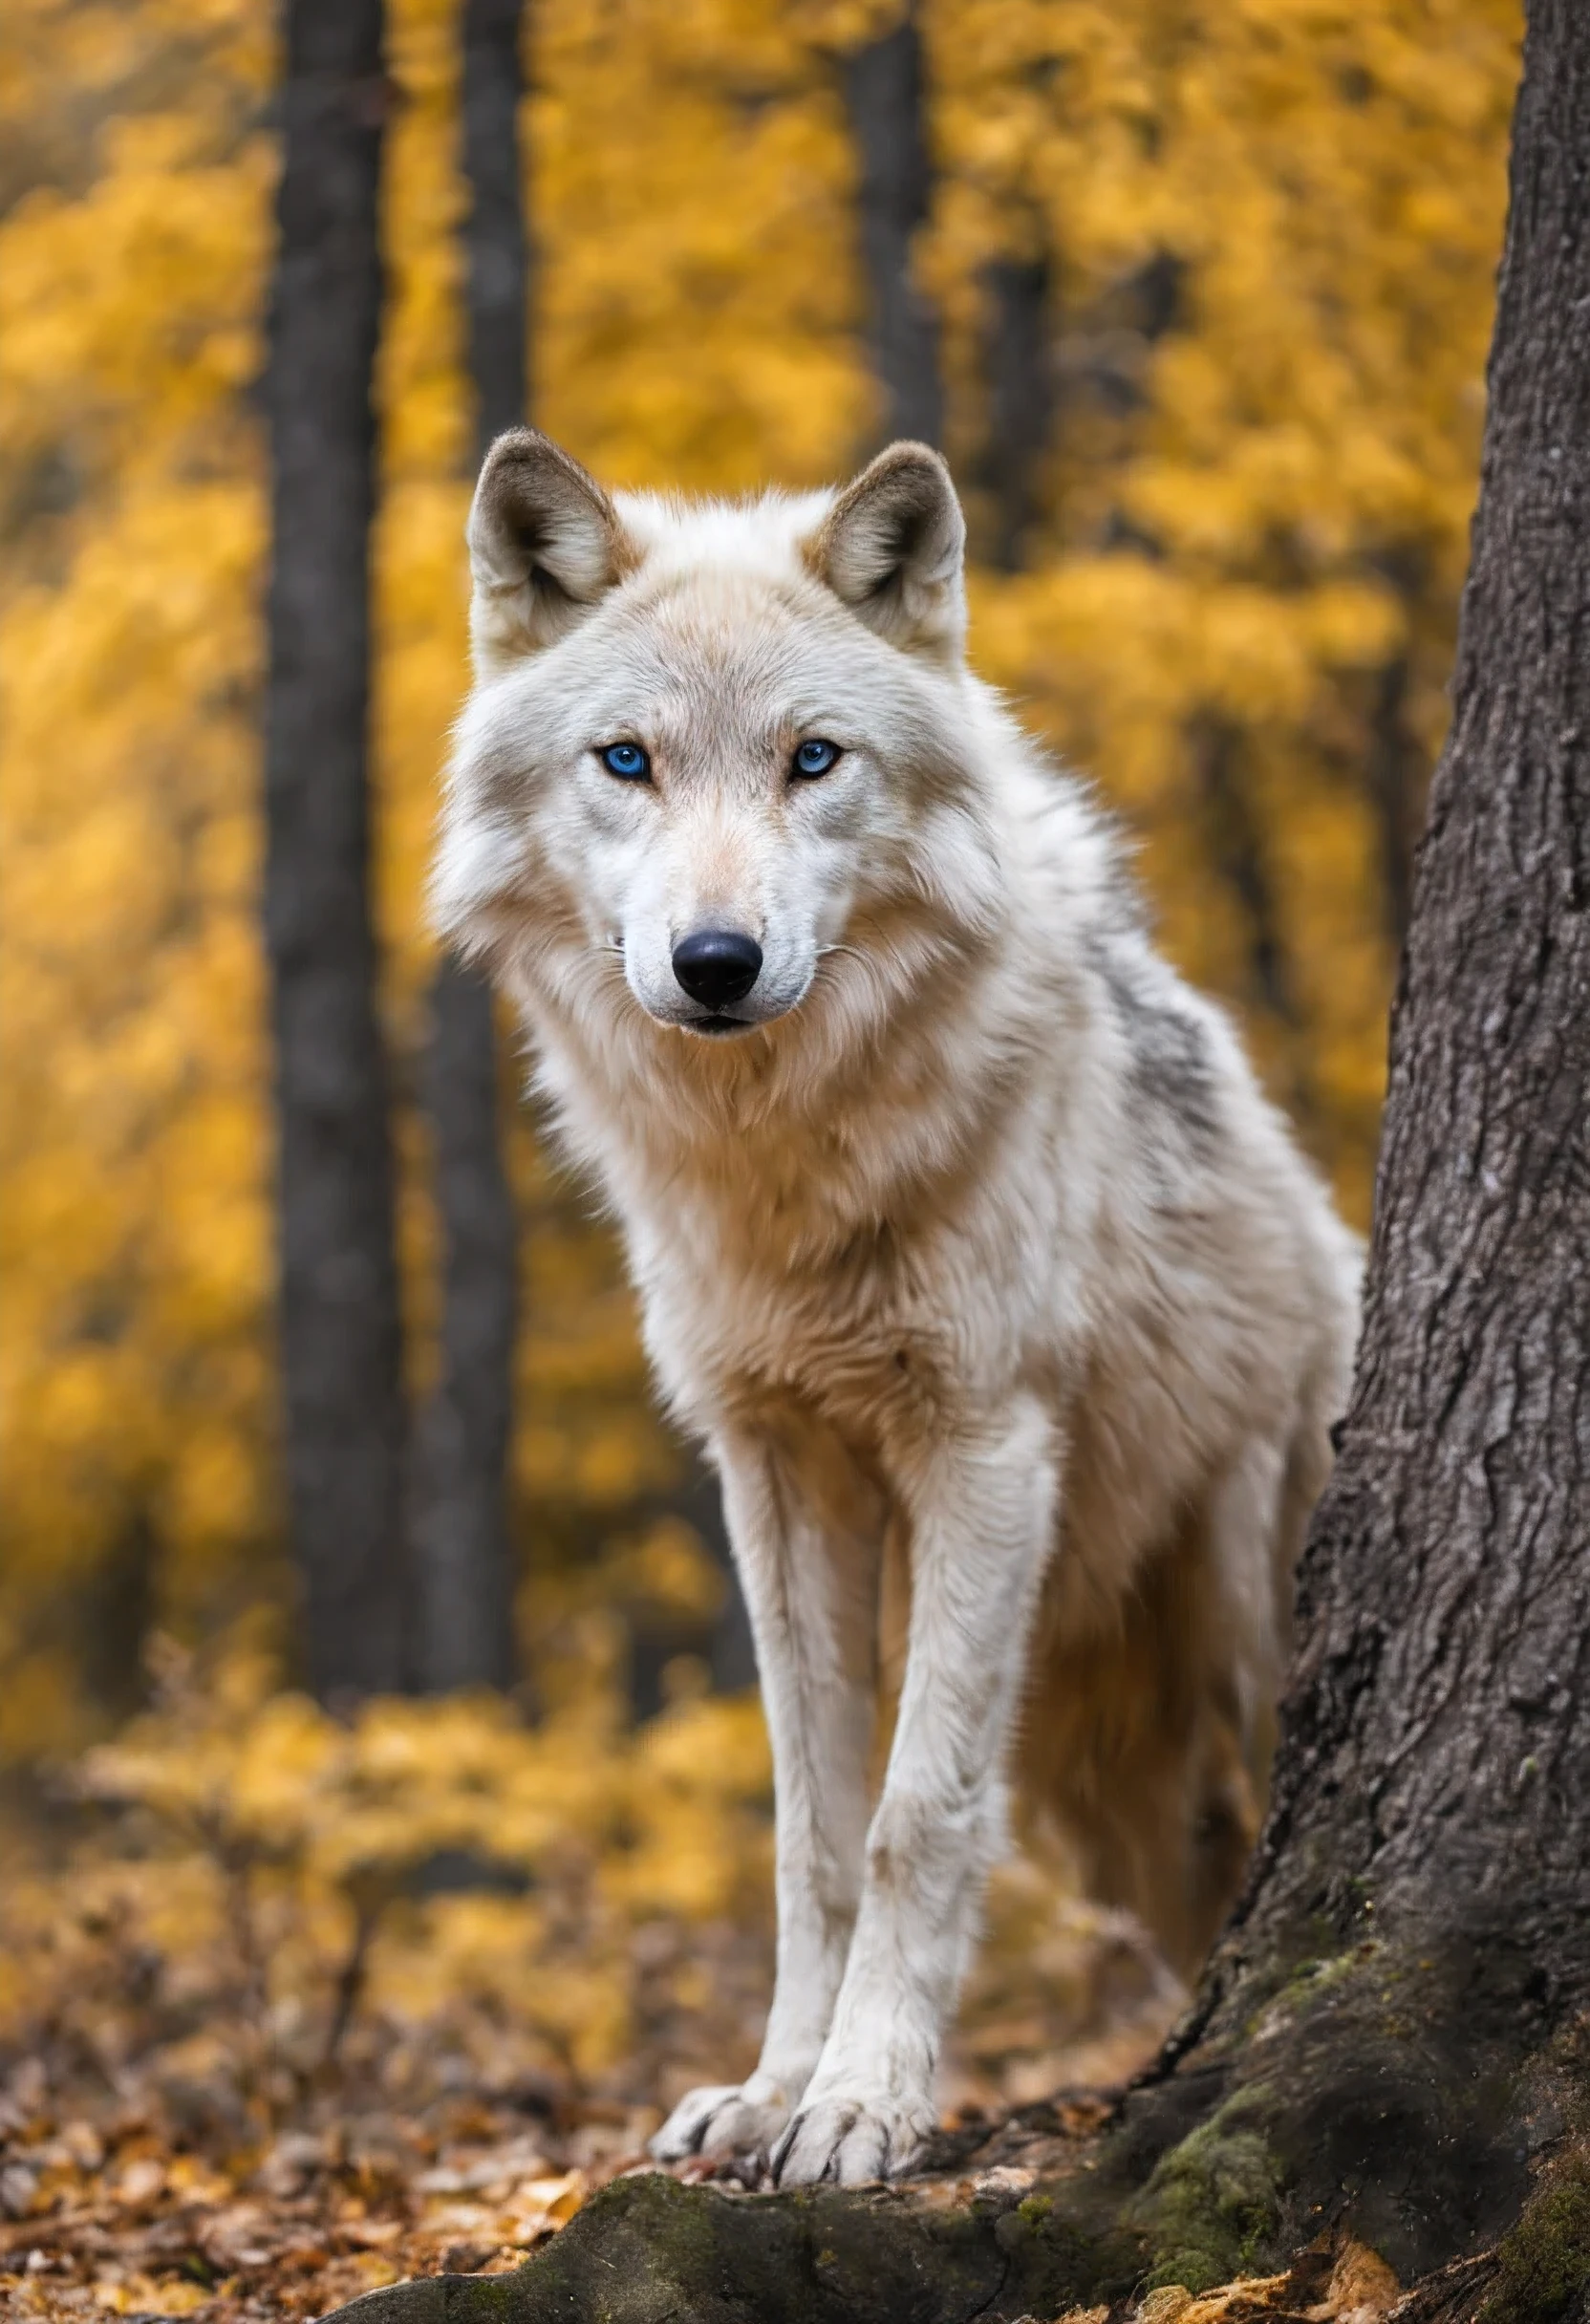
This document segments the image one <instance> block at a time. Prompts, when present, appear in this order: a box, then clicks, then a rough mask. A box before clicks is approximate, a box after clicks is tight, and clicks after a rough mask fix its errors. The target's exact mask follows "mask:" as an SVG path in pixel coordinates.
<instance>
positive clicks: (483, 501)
mask: <svg viewBox="0 0 1590 2324" xmlns="http://www.w3.org/2000/svg"><path fill="white" fill-rule="evenodd" d="M465 537H466V539H467V540H468V543H469V566H470V570H471V572H472V574H473V576H474V585H475V586H474V592H473V595H472V597H471V600H470V606H469V635H470V641H471V643H472V645H473V647H474V651H475V663H476V667H477V668H478V669H479V671H480V672H481V674H482V675H483V676H484V677H489V676H493V675H495V674H496V673H497V672H498V671H501V670H505V669H507V668H509V667H510V666H511V665H512V664H513V663H514V662H515V661H517V660H518V659H519V658H520V656H522V655H525V654H533V653H535V652H537V651H538V650H539V649H540V648H541V647H542V646H548V645H550V644H551V643H552V641H553V640H554V639H555V638H558V637H561V636H562V635H564V633H565V632H566V631H567V630H570V629H572V628H573V626H574V624H575V622H577V621H578V620H579V618H580V615H581V613H583V612H585V611H586V610H587V608H589V607H590V606H592V605H594V604H595V602H596V600H597V599H598V598H599V597H601V596H602V595H603V594H604V593H605V592H607V591H608V590H610V589H611V588H612V585H613V583H614V582H615V581H616V580H618V578H619V577H620V575H621V574H622V572H623V571H624V570H625V569H626V567H627V565H628V563H629V562H630V557H629V554H628V543H627V542H626V541H625V538H624V534H623V531H622V528H621V527H620V525H619V522H618V516H617V512H616V510H615V509H614V507H613V506H612V502H611V501H610V500H609V498H608V496H607V494H606V493H605V492H604V491H603V490H602V487H601V485H600V484H598V483H597V482H596V480H595V478H594V477H593V476H588V475H587V474H586V472H585V470H584V469H583V468H582V467H581V466H580V463H579V462H578V461H577V460H570V459H569V455H568V453H567V452H562V451H560V450H559V449H558V447H557V445H556V444H555V443H553V442H551V441H549V439H548V438H547V437H545V436H543V435H541V434H539V433H538V431H537V430H536V429H534V428H509V429H508V431H507V433H506V435H504V436H499V437H498V439H497V441H496V442H495V443H494V444H493V445H492V447H491V449H490V451H489V452H488V453H487V454H486V456H485V460H484V462H483V464H482V468H481V481H480V483H479V484H477V485H476V486H475V499H474V504H473V506H471V508H470V511H469V523H468V526H467V527H466V531H465Z"/></svg>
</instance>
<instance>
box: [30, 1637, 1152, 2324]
mask: <svg viewBox="0 0 1590 2324" xmlns="http://www.w3.org/2000/svg"><path fill="white" fill-rule="evenodd" d="M598 1693H599V1689H593V1687H592V1686H591V1685H590V1684H586V1685H584V1686H583V1687H582V1689H578V1690H575V1692H574V1693H573V1694H572V1695H571V1698H570V1703H569V1707H568V1708H567V1710H559V1709H557V1708H556V1706H554V1707H553V1709H552V1710H551V1711H550V1712H549V1713H548V1715H547V1716H545V1717H544V1718H542V1719H541V1720H540V1721H538V1722H537V1723H535V1724H533V1725H528V1724H526V1723H525V1722H523V1721H521V1720H520V1719H518V1718H517V1716H516V1715H515V1714H514V1713H513V1712H512V1711H511V1709H510V1708H509V1707H505V1706H504V1705H502V1704H501V1703H500V1702H493V1701H491V1700H489V1699H483V1700H480V1701H477V1702H474V1703H469V1702H466V1701H455V1702H453V1703H451V1704H447V1703H443V1704H431V1705H398V1704H393V1705H387V1706H376V1707H373V1708H372V1709H371V1710H370V1711H368V1712H367V1713H365V1714H363V1715H362V1716H361V1717H360V1719H359V1720H357V1721H355V1722H354V1723H353V1724H352V1725H351V1726H344V1727H337V1726H336V1725H334V1724H333V1723H332V1722H329V1721H327V1720H326V1719H325V1718H324V1716H323V1714H321V1713H319V1712H317V1711H315V1710H314V1707H313V1706H312V1705H309V1704H307V1703H306V1702H305V1701H304V1700H303V1698H301V1697H295V1696H291V1695H289V1694H284V1693H283V1692H282V1691H281V1690H280V1689H279V1688H277V1687H276V1686H275V1684H274V1681H273V1677H272V1674H271V1672H270V1671H269V1668H267V1667H266V1666H265V1665H264V1664H247V1662H243V1661H240V1662H234V1663H232V1664H230V1665H228V1666H226V1667H223V1668H219V1669H216V1670H212V1671H210V1672H208V1673H204V1672H199V1671H197V1670H195V1669H194V1668H193V1667H192V1666H190V1665H189V1664H187V1663H185V1662H184V1661H183V1659H182V1658H180V1657H177V1656H175V1655H173V1656H172V1657H171V1658H170V1660H169V1662H168V1665H167V1667H166V1668H165V1670H164V1672H163V1676H162V1683H161V1697H160V1700H159V1702H158V1704H157V1707H156V1709H155V1711H153V1712H152V1713H151V1714H150V1715H148V1716H146V1717H145V1718H143V1719H141V1720H140V1721H138V1722H136V1723H135V1724H134V1726H133V1727H131V1728H129V1729H128V1730H126V1731H124V1732H123V1734H122V1735H121V1737H119V1738H118V1741H117V1742H116V1743H114V1744H113V1745H111V1746H109V1747H108V1748H106V1749H104V1750H101V1751H99V1752H97V1753H93V1754H89V1755H88V1757H87V1758H86V1759H84V1760H82V1761H80V1762H79V1763H77V1764H76V1765H75V1767H73V1768H71V1769H69V1770H64V1771H61V1773H60V1775H58V1777H57V1779H56V1781H55V1783H54V1787H53V1791H52V1793H51V1796H50V1797H48V1798H46V1799H44V1800H43V1801H42V1802H40V1801H37V1800H35V1802H34V1812H33V1814H32V1817H31V1818H29V1817H26V1816H21V1815H19V1816H17V1817H15V1818H12V1819H11V1821H10V1822H9V1823H8V1822H6V1821H4V1819H0V1861H4V1863H5V1877H4V1879H3V1881H0V2315H3V2316H4V2317H5V2318H6V2319H7V2324H11V2319H12V2318H15V2319H18V2320H19V2324H23V2320H25V2324H64V2320H65V2319H67V2318H73V2319H82V2318H87V2317H93V2316H100V2315H108V2314H111V2315H120V2316H125V2317H137V2318H145V2319H147V2318H153V2317H176V2316H184V2317H193V2318H197V2319H200V2324H245V2319H247V2320H249V2324H254V2320H258V2324H266V2319H269V2320H270V2324H278V2320H279V2324H299V2320H300V2319H306V2318H310V2317H314V2316H319V2315H322V2314H324V2313H326V2312H328V2311H329V2310H331V2309H333V2308H335V2307H337V2306H339V2305H340V2304H341V2303H342V2302H344V2301H346V2300H349V2299H351V2298H353V2297H355V2295H356V2294H357V2293H359V2292H367V2291H370V2290H372V2289H375V2288H376V2287H378V2286H381V2285H385V2284H390V2283H393V2282H395V2281H397V2280H398V2279H399V2278H401V2277H404V2276H410V2275H420V2274H435V2273H438V2272H468V2271H475V2270H505V2269H509V2268H513V2267H516V2266H518V2265H519V2264H520V2263H521V2262H522V2261H523V2260H524V2259H525V2258H526V2255H527V2254H529V2253H530V2252H532V2251H534V2250H535V2249H537V2247H538V2246H539V2245H540V2244H542V2243H543V2242H544V2241H545V2240H546V2239H547V2238H548V2237H549V2236H551V2235H553V2234H555V2233H556V2232H557V2231H558V2229H559V2228H560V2227H562V2226H563V2225H565V2224H566V2223H567V2221H568V2220H569V2219H570V2218H572V2217H573V2216H574V2214H575V2213H576V2212H577V2211H578V2210H579V2208H580V2206H582V2205H583V2204H584V2203H585V2202H586V2201H587V2199H588V2198H589V2197H590V2196H591V2194H592V2193H593V2192H594V2191H595V2190H596V2189H597V2188H598V2187H600V2186H602V2185H604V2184H606V2183H607V2182H608V2181H609V2180H611V2179H612V2178H614V2177H616V2176H618V2175H619V2174H621V2173H624V2172H627V2171H634V2170H638V2169H642V2168H646V2167H648V2164H647V2162H646V2155H645V2146H646V2141H647V2139H648V2138H649V2137H650V2135H651V2133H652V2132H653V2131H654V2130H655V2128H656V2127H657V2125H658V2124H659V2123H660V2121H661V2120H662V2119H663V2115H664V2113H665V2112H666V2111H667V2109H668V2108H669V2107H670V2106H671V2105H672V2104H673V2103H674V2101H675V2100H676V2099H677V2098H678V2097H679V2096H680V2095H681V2094H682V2093H683V2092H684V2091H685V2090H686V2089H688V2088H690V2087H691V2086H692V2085H693V2084H695V2083H697V2082H699V2081H708V2080H710V2081H720V2080H724V2079H728V2078H732V2077H736V2076H738V2075H741V2074H742V2073H744V2072H745V2071H747V2070H748V2068H749V2066H750V2065H751V2063H752V2062H753V2060H754V2058H755V2055H756V2049H757V2045H758V2041H759V2039H760V2034H761V2028H762V2021H763V2015H764V2013H765V2010H766V2005H767V1998H768V1985H769V1975H770V1966H771V1955H772V1928H771V1918H770V1887H771V1880H770V1862H769V1838H770V1832H769V1813H768V1810H769V1799H768V1784H767V1774H766V1767H765V1754H764V1747H763V1742H762V1737H761V1722H760V1716H759V1714H758V1712H757V1710H756V1706H755V1704H754V1702H753V1701H751V1700H749V1699H748V1698H747V1699H735V1698H709V1699H702V1700H694V1701H692V1700H681V1701H680V1702H679V1703H678V1704H677V1705H676V1706H675V1707H674V1708H673V1709H672V1710H670V1711H667V1712H665V1713H664V1714H663V1715H662V1716H661V1717H660V1718H658V1719H657V1720H656V1721H655V1722H653V1723H652V1724H651V1725H650V1726H649V1727H648V1728H643V1729H640V1730H634V1729H630V1728H627V1727H626V1726H625V1724H624V1723H623V1721H622V1720H621V1719H619V1718H618V1717H617V1716H616V1715H610V1713H609V1712H602V1711H600V1706H599V1703H598V1702H597V1695H598ZM593 1706H594V1708H593ZM41 1804H42V1806H43V1808H44V1809H45V1810H46V1812H45V1813H44V1814H42V1815H40V1814H39V1813H38V1810H39V1807H40V1806H41ZM1182 2000H1183V1995H1182V1993H1181V1991H1180V1989H1179V1988H1178V1987H1176V1986H1175V1984H1174V1983H1173V1981H1172V1980H1171V1979H1170V1978H1169V1976H1168V1975H1167V1973H1166V1972H1165V1971H1164V1969H1163V1968H1162V1967H1161V1966H1160V1965H1159V1964H1158V1961H1157V1957H1156V1956H1155V1955H1154V1954H1153V1952H1152V1951H1151V1948H1150V1947H1149V1946H1148V1945H1147V1944H1146V1942H1145V1941H1144V1939H1143V1938H1142V1936H1141V1934H1140V1932H1139V1931H1138V1930H1137V1929H1136V1927H1135V1926H1134V1925H1132V1924H1131V1923H1130V1922H1128V1920H1127V1919H1126V1918H1125V1916H1122V1915H1118V1914H1110V1913H1107V1912H1103V1911H1100V1910H1099V1909H1097V1908H1095V1907H1091V1906H1088V1905H1086V1904H1083V1903H1081V1902H1079V1901H1078V1900H1077V1899H1076V1898H1075V1897H1074V1896H1070V1895H1068V1894H1067V1893H1066V1891H1065V1888H1064V1883H1058V1882H1057V1880H1056V1878H1055V1876H1054V1874H1053V1872H1052V1871H1044V1870H1042V1869H1040V1868H1039V1867H1038V1866H1037V1865H1036V1864H1035V1863H1032V1862H1029V1861H1024V1860H1018V1861H1012V1862H1011V1863H1010V1864H1009V1865H1007V1866H1006V1867H1004V1868H1003V1870H1002V1871H1001V1873H1000V1874H999V1878H998V1880H997V1882H996V1884H995V1888H994V1892H993V1895H992V1898H991V1903H990V1910H989V1916H988V1933H987V1937H986V1941H985V1944H984V1947H983V1951H982V1955H981V1958H980V1961H979V1964H978V1969H977V1972H976V1974H975V1976H974V1978H973V1980H972V1983H971V1985H970V1988H969V1990H968V1993H967V1996H966V2000H965V2006H964V2008H963V2011H962V2013H961V2019H960V2023H959V2026H958V2029H957V2031H956V2036H955V2040H954V2044H953V2047H952V2049H951V2052H950V2054H949V2055H948V2057H947V2059H946V2063H945V2070H944V2075H943V2081H942V2100H943V2108H944V2120H945V2124H946V2127H947V2128H953V2127H958V2128H959V2129H960V2130H961V2131H962V2132H963V2133H967V2134H968V2135H969V2136H970V2142H971V2143H973V2144H975V2143H976V2142H977V2141H976V2136H975V2134H976V2131H977V2128H978V2125H981V2124H987V2125H988V2126H989V2127H990V2128H992V2127H993V2126H994V2125H995V2124H996V2123H998V2122H999V2121H1000V2120H1003V2119H1004V2118H1005V2117H1006V2116H1007V2115H1008V2114H1009V2112H1010V2110H1011V2109H1013V2108H1020V2107H1022V2106H1024V2105H1030V2104H1031V2103H1032V2102H1034V2101H1036V2100H1039V2099H1042V2098H1046V2097H1047V2096H1048V2094H1050V2093H1052V2092H1053V2091H1055V2090H1056V2089H1059V2088H1061V2087H1063V2086H1065V2085H1071V2086H1075V2087H1079V2088H1081V2087H1084V2086H1088V2087H1107V2086H1111V2085H1115V2086H1118V2085H1119V2084H1120V2083H1121V2082H1122V2081H1124V2080H1125V2079H1126V2077H1128V2076H1129V2074H1130V2073H1131V2072H1132V2071H1133V2070H1134V2069H1135V2068H1136V2067H1137V2066H1138V2065H1139V2064H1140V2063H1141V2062H1142V2061H1143V2060H1144V2059H1145V2058H1147V2057H1148V2056H1150V2055H1152V2053H1153V2050H1154V2048H1155V2047H1156V2045H1157V2043H1158V2041H1159V2039H1160V2037H1161V2035H1162V2034H1163V2033H1164V2031H1165V2029H1166V2027H1167V2026H1168V2025H1169V2023H1170V2022H1171V2019H1172V2018H1173V2016H1174V2015H1175V2013H1176V2012H1177V2010H1178V2008H1179V2007H1180V2006H1181V2003H1182ZM1089 2105H1090V2106H1091V2109H1092V2111H1091V2112H1089ZM1089 2105H1085V2106H1084V2109H1083V2112H1082V2114H1081V2115H1079V2116H1078V2117H1077V2122H1078V2123H1079V2124H1081V2123H1084V2122H1085V2121H1087V2120H1093V2119H1094V2118H1095V2116H1097V2115H1098V2113H1099V2109H1098V2106H1097V2104H1096V2102H1092V2101H1090V2102H1089ZM961 2143H962V2144H965V2143H967V2139H966V2138H963V2139H962V2141H961Z"/></svg>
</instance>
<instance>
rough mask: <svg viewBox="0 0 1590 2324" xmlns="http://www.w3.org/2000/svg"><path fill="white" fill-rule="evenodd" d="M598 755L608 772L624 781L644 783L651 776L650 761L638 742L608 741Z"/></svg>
mask: <svg viewBox="0 0 1590 2324" xmlns="http://www.w3.org/2000/svg"><path fill="white" fill-rule="evenodd" d="M598 756H599V757H600V759H601V762H602V764H603V765H604V766H605V767H606V768H607V770H608V773H609V774H610V775H617V776H619V777H620V778H621V780H622V781H624V782H625V783H645V782H648V781H649V780H650V778H651V773H652V762H651V760H650V759H649V758H648V757H647V756H646V753H645V752H644V751H643V750H642V749H641V747H640V744H639V743H638V742H610V743H609V744H608V746H607V748H606V750H604V751H601V752H599V753H598Z"/></svg>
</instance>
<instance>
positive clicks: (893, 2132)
mask: <svg viewBox="0 0 1590 2324" xmlns="http://www.w3.org/2000/svg"><path fill="white" fill-rule="evenodd" d="M934 2128H935V2120H934V2112H933V2108H932V2106H931V2105H929V2104H927V2103H926V2102H925V2101H923V2100H919V2099H914V2098H893V2097H890V2096H888V2095H886V2094H883V2093H879V2092H875V2091H874V2092H869V2093H867V2094H865V2095H864V2094H862V2093H860V2092H855V2093H850V2092H847V2091H846V2090H844V2089H843V2088H831V2087H830V2088H829V2089H828V2090H827V2091H826V2092H825V2091H823V2090H820V2089H818V2088H816V2087H815V2085H814V2086H813V2087H812V2088H811V2089H810V2090H808V2091H807V2092H806V2098H805V2099H804V2100H803V2102H802V2105H801V2109H800V2112H799V2113H798V2114H797V2115H796V2116H795V2118H794V2120H792V2121H791V2123H790V2125H789V2128H788V2129H787V2130H786V2131H785V2132H784V2137H783V2138H782V2139H781V2140H780V2141H779V2143H778V2145H777V2147H776V2148H775V2149H774V2152H773V2162H772V2172H773V2181H774V2184H775V2185H777V2186H815V2185H816V2184H817V2183H818V2181H819V2180H822V2179H827V2180H831V2181H833V2182H834V2183H835V2184H837V2185H839V2186H865V2185H866V2184H868V2182H869V2181H870V2180H873V2179H897V2178H898V2177H899V2176H900V2174H901V2173H902V2172H903V2171H908V2170H910V2168H911V2166H912V2164H913V2163H914V2162H915V2160H916V2158H917V2156H918V2155H919V2154H920V2153H921V2151H922V2149H923V2147H924V2146H925V2144H926V2143H927V2141H928V2140H929V2138H930V2137H931V2136H932V2134H933V2131H934Z"/></svg>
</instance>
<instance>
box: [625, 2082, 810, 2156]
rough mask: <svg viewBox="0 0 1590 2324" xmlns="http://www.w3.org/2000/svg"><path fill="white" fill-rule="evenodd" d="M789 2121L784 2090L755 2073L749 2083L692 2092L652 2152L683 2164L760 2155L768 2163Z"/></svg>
mask: <svg viewBox="0 0 1590 2324" xmlns="http://www.w3.org/2000/svg"><path fill="white" fill-rule="evenodd" d="M788 2120H789V2100H788V2098H787V2097H786V2096H785V2094H784V2091H783V2090H781V2089H780V2088H779V2087H778V2086H777V2085H776V2084H775V2083H773V2082H772V2081H770V2080H768V2079H767V2078H765V2077H763V2076H762V2075H753V2076H752V2077H751V2079H750V2080H749V2081H748V2082H725V2083H723V2084H721V2085H720V2086H713V2087H709V2088H706V2089H702V2090H692V2091H689V2092H687V2093H686V2095H685V2096H684V2097H683V2098H681V2099H680V2100H679V2102H678V2104H677V2106H676V2107H675V2109H674V2111H673V2113H672V2114H671V2115H670V2116H669V2118H668V2120H667V2121H666V2122H664V2124H663V2126H662V2128H661V2129H660V2130H659V2131H658V2132H657V2135H656V2137H655V2139H654V2140H653V2141H652V2152H653V2154H654V2155H655V2157H656V2160H657V2161H658V2162H659V2163H682V2162H683V2161H684V2160H685V2158H686V2156H687V2155H704V2156H706V2157H707V2159H708V2160H709V2161H724V2162H726V2161H727V2160H728V2159H729V2158H730V2157H731V2156H734V2155H756V2156H759V2157H761V2158H762V2160H763V2161H764V2162H765V2160H766V2158H767V2157H768V2155H770V2154H771V2153H772V2151H773V2144H774V2141H775V2140H776V2139H777V2138H778V2136H779V2133H780V2132H781V2131H782V2130H783V2128H784V2124H785V2123H786V2122H787V2121H788Z"/></svg>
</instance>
